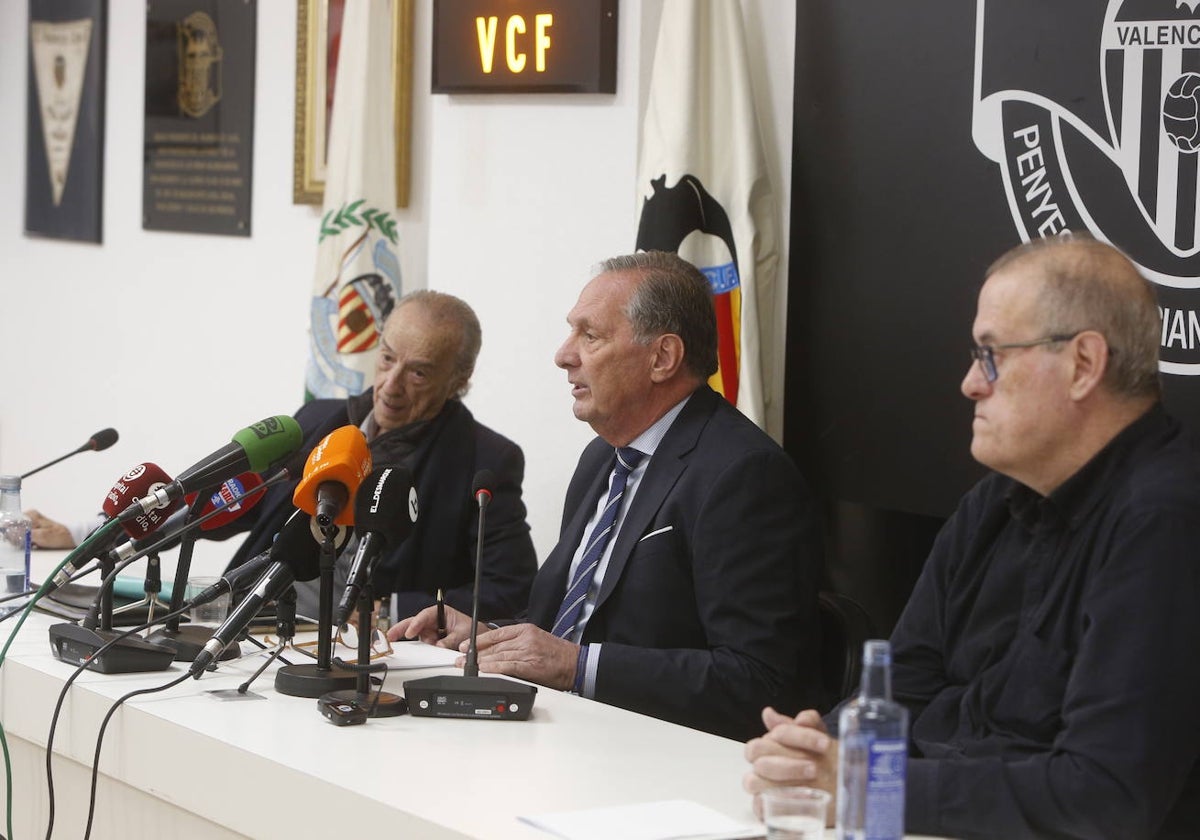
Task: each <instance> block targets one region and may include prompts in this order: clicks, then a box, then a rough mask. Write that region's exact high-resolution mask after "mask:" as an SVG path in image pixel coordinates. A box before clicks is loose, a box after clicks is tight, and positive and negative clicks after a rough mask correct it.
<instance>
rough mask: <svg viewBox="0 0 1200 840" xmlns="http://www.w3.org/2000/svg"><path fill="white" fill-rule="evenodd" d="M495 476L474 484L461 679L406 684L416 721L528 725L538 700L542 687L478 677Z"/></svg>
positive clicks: (485, 474)
mask: <svg viewBox="0 0 1200 840" xmlns="http://www.w3.org/2000/svg"><path fill="white" fill-rule="evenodd" d="M495 485H496V476H494V475H493V474H492V471H491V470H480V471H479V472H477V473H476V474H475V480H474V481H473V482H472V488H473V490H472V492H473V494H474V496H475V503H476V504H477V505H479V528H478V530H477V532H476V540H475V594H474V596H473V597H472V599H471V641H470V643H469V645H468V646H467V661H466V665H465V666H464V668H463V673H462V675H461V676H441V677H425V678H423V679H419V680H408V681H406V682H405V683H404V696H405V697H407V698H408V707H409V712H410V713H412V714H413V715H416V716H417V717H453V718H470V719H471V720H528V719H529V713H530V712H531V711H532V710H533V701H534V698H535V697H536V696H537V686H534V685H528V684H526V683H522V682H517V681H516V680H508V679H504V678H503V677H481V676H479V654H478V651H477V650H476V646H475V628H476V627H477V626H478V624H479V572H480V568H481V567H482V565H483V530H484V527H483V526H484V521H485V518H486V514H487V506H488V503H489V502H490V501H491V500H492V488H493V487H495Z"/></svg>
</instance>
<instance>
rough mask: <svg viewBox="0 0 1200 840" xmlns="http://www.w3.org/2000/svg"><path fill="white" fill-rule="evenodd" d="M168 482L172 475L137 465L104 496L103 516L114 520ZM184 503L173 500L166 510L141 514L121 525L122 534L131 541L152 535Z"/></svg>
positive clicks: (154, 465) (146, 464)
mask: <svg viewBox="0 0 1200 840" xmlns="http://www.w3.org/2000/svg"><path fill="white" fill-rule="evenodd" d="M170 483H171V476H169V475H167V474H166V473H165V472H163V470H162V467H160V466H158V465H157V464H151V463H149V462H147V463H144V464H138V465H137V466H136V467H134V468H133V469H131V470H130V471H129V472H127V473H125V475H123V476H121V477H120V478H118V479H117V481H116V483H115V484H113V486H112V489H110V490H109V491H108V495H107V496H105V497H104V515H105V516H108V517H113V516H116V515H118V514H119V513H121V512H122V511H124V510H125V509H126V508H128V507H129V506H130V505H131V504H133V502H134V501H135V500H137V499H140V498H141V497H143V496H148V495H150V494H151V493H152V492H154V491H155V490H157V489H158V488H160V487H165V486H166V485H168V484H170ZM182 504H183V503H182V502H181V501H180V500H179V499H176V500H175V501H173V502H171V504H169V505H167V506H166V507H165V508H159V509H157V510H152V511H150V512H149V513H143V514H141V515H139V516H137V517H136V518H134V519H132V520H130V521H129V522H125V523H122V526H121V527H123V528H124V529H125V533H126V534H128V535H129V536H131V537H132V538H133V539H135V540H137V539H141V538H142V537H145V536H147V535H148V534H152V533H154V532H155V531H157V530H158V528H159V526H160V525H162V524H163V523H164V522H166V521H167V517H169V516H170V515H171V514H172V513H174V512H175V511H177V510H179V508H180V506H181V505H182Z"/></svg>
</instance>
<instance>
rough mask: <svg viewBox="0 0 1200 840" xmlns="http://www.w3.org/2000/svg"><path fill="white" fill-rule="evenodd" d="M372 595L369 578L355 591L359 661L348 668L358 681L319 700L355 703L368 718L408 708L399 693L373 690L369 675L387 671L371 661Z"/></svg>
mask: <svg viewBox="0 0 1200 840" xmlns="http://www.w3.org/2000/svg"><path fill="white" fill-rule="evenodd" d="M374 606H375V595H374V593H373V592H372V591H371V584H370V582H369V581H368V582H367V583H366V584H365V585H364V586H363V588H362V589H361V590H360V591H359V593H358V664H357V665H355V666H353V667H352V668H351V670H352V671H355V672H356V673H357V684H356V685H355V687H354V690H352V691H331V692H329V693H328V694H323V695H321V700H322V701H334V702H342V703H350V702H354V703H357V704H358V705H359V706H361V707H363V708H365V709H366V710H367V716H368V717H396V716H397V715H402V714H404V713H406V712H407V711H408V701H407V700H405V699H404V698H403V697H401V696H400V695H398V694H392V693H391V692H389V691H384V690H383V688H382V687H380V688H376V689H374V690H372V688H371V674H373V673H374V672H376V671H386V670H387V666H386V665H384V664H383V663H380V664H379V665H372V664H371V637H372V636H373V635H374V632H375V626H374V625H373V624H372V622H371V613H372V612H374Z"/></svg>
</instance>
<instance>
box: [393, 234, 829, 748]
mask: <svg viewBox="0 0 1200 840" xmlns="http://www.w3.org/2000/svg"><path fill="white" fill-rule="evenodd" d="M567 323H568V325H569V326H570V335H569V336H568V337H567V340H566V341H565V342H564V343H563V345H562V347H560V348H559V350H558V353H557V354H556V356H555V363H556V364H557V365H558V366H559V367H561V368H562V369H563V370H565V371H566V372H567V379H568V381H569V382H570V385H571V389H572V396H573V397H574V398H575V404H574V413H575V416H576V417H577V418H578V419H580V420H583V421H585V422H586V423H588V424H589V425H591V427H592V428H593V429H594V430H595V431H596V434H597V435H598V437H597V438H596V439H595V440H593V441H592V442H591V444H589V445H588V447H587V448H586V449H585V450H584V453H583V456H582V457H581V458H580V461H579V465H578V466H577V468H576V470H575V475H574V477H573V478H572V480H571V483H570V486H569V488H568V490H567V497H566V502H565V505H564V512H563V519H562V527H561V530H560V533H559V542H558V545H557V546H556V547H555V549H554V550H553V552H551V554H550V556H549V558H547V560H546V562H545V563H544V564H543V565H542V567H541V569H540V570H539V572H538V574H537V577H536V578H535V580H534V585H533V591H532V593H531V595H530V602H529V609H528V610H527V611H526V613H525V614H524V615H523V616H522V619H523V620H522V621H521V622H520V623H514V624H509V625H507V626H496V625H490V626H491V627H492V628H493V629H490V630H488V631H487V632H483V633H481V634H479V637H478V647H479V667H480V670H481V671H486V672H493V673H501V674H509V675H512V676H515V677H520V678H522V679H526V680H530V681H533V682H537V683H540V684H542V685H546V686H549V687H551V688H557V689H562V690H574V691H577V692H578V693H580V694H583V695H584V696H586V697H591V698H594V699H596V700H600V701H603V702H606V703H611V704H613V705H617V706H622V707H624V708H627V709H632V710H634V711H637V712H642V713H644V714H648V715H653V716H655V717H659V718H663V719H665V720H670V721H673V722H676V723H680V724H684V725H686V726H691V727H694V728H697V729H703V730H706V731H709V732H713V733H715V734H718V735H724V736H726V737H730V738H743V737H745V735H746V734H747V733H752V732H754V731H755V730H756V729H757V728H758V727H759V722H758V718H757V716H756V712H757V707H759V706H761V705H762V703H763V702H764V701H765V700H766V699H767V698H775V699H776V700H777V701H778V702H781V703H783V704H784V705H785V706H787V707H789V708H798V707H800V706H802V705H803V704H804V703H806V702H814V701H815V700H816V698H817V692H818V691H819V685H818V682H817V679H818V678H817V673H818V668H817V598H816V594H817V588H818V584H819V581H820V575H821V561H820V548H819V533H818V525H817V521H816V515H815V511H814V506H813V502H812V499H811V497H810V495H809V491H808V489H807V487H806V486H805V484H804V481H803V479H802V478H801V476H800V474H799V472H798V471H797V470H796V468H795V466H794V465H793V464H792V462H791V460H790V459H789V458H788V456H787V455H786V454H785V453H784V452H783V450H782V449H780V448H779V446H778V445H777V444H776V443H775V442H774V441H772V440H771V439H770V438H769V437H768V436H767V435H766V434H764V433H763V432H762V430H760V429H759V428H758V427H757V426H755V425H754V424H753V423H751V422H750V421H749V420H748V419H746V417H744V416H743V415H742V414H741V413H739V412H738V411H737V409H735V408H734V407H733V406H731V405H730V404H729V403H728V402H727V401H725V400H724V399H723V398H722V397H721V396H720V395H718V394H717V393H715V392H714V391H712V390H711V389H710V388H709V387H708V385H707V384H706V380H707V379H708V377H709V376H710V375H712V374H713V373H714V372H715V371H716V369H717V331H716V319H715V316H714V312H713V304H712V294H711V289H710V286H709V283H708V281H707V280H706V279H705V277H704V275H702V274H701V273H700V272H699V271H698V270H697V269H696V268H695V267H694V266H692V265H690V264H689V263H687V262H685V261H684V260H682V259H680V258H679V257H677V256H676V255H674V254H668V253H662V252H649V253H639V254H634V255H631V256H625V257H616V258H614V259H610V260H607V261H605V262H604V263H603V264H602V265H601V269H600V272H599V273H598V274H597V275H596V276H595V277H594V278H593V279H592V280H591V282H590V283H588V285H587V286H586V288H584V290H583V292H582V294H581V295H580V297H579V301H578V303H577V304H576V305H575V307H574V309H572V310H571V312H570V314H569V315H568V316H567ZM618 454H619V455H620V457H618ZM448 613H449V615H448V618H447V625H448V630H449V634H448V636H447V637H446V638H445V639H443V640H442V641H440V642H438V640H437V634H436V614H435V611H434V610H425V611H423V612H422V613H419V614H418V615H417V616H415V617H414V618H412V619H409V620H406V621H402V622H400V623H398V624H397V625H395V626H394V627H393V628H392V630H391V632H390V633H389V635H390V636H391V637H392V638H393V639H399V638H401V637H404V638H414V637H420V638H421V639H422V640H424V641H427V642H432V643H438V644H441V645H442V646H445V647H449V646H452V645H453V646H456V647H459V646H462V647H465V645H464V640H465V639H466V637H467V636H468V635H469V630H470V619H469V618H468V617H467V616H466V615H463V614H461V613H458V612H456V611H453V610H451V611H448Z"/></svg>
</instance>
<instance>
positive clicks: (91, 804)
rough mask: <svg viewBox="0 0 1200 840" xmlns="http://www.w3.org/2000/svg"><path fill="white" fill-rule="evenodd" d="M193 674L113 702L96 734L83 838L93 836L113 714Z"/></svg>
mask: <svg viewBox="0 0 1200 840" xmlns="http://www.w3.org/2000/svg"><path fill="white" fill-rule="evenodd" d="M191 676H192V675H191V674H190V673H188V672H186V671H185V672H184V673H183V674H182V675H181V676H179V677H177V678H176V679H173V680H171V681H170V682H166V683H163V684H162V685H160V686H156V687H154V688H139V689H135V690H134V691H131V692H129V693H128V694H125V695H123V696H121V697H119V698H117V701H116V702H115V703H113V704H112V708H111V709H109V710H108V714H106V715H105V716H104V721H103V722H102V723H101V724H100V732H99V733H98V734H97V735H96V754H95V756H94V757H93V759H92V789H91V792H90V793H89V795H88V818H87V828H86V829H85V830H84V832H83V840H88V838H90V837H91V836H92V818H93V817H94V816H95V812H96V783H97V782H98V781H99V777H100V750H101V748H102V747H103V746H104V732H105V730H106V729H107V728H108V722H109V721H110V720H112V716H113V715H114V714H116V712H117V709H119V708H121V705H122V704H123V703H124V702H125V701H126V700H129V699H131V698H133V697H137V696H139V695H141V694H155V693H157V692H159V691H166V690H167V689H168V688H174V687H175V686H177V685H179V684H180V683H182V682H184V681H185V680H189V679H191Z"/></svg>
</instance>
